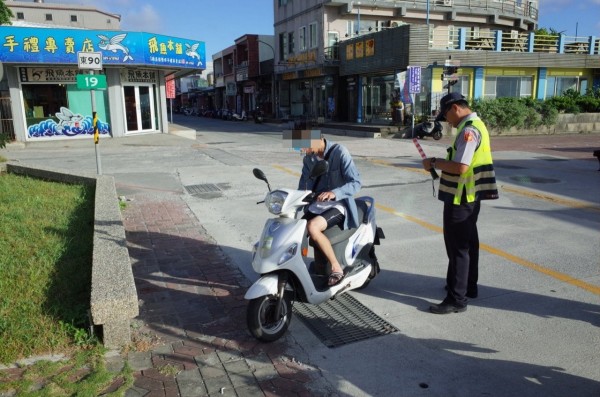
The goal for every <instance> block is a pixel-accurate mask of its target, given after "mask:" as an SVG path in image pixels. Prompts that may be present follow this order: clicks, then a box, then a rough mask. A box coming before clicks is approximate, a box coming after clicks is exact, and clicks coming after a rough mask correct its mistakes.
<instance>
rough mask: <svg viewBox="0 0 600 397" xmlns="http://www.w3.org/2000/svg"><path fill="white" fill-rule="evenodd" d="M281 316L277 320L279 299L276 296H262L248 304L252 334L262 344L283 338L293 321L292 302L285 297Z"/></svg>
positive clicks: (248, 319)
mask: <svg viewBox="0 0 600 397" xmlns="http://www.w3.org/2000/svg"><path fill="white" fill-rule="evenodd" d="M282 303H283V307H282V308H281V315H280V317H279V318H275V315H276V312H277V310H276V309H277V297H276V296H275V295H269V296H261V297H260V298H256V299H252V300H251V301H250V302H249V303H248V311H247V318H246V320H247V323H248V329H249V330H250V333H251V334H252V335H253V336H254V337H255V338H256V339H258V340H260V341H262V342H273V341H276V340H277V339H279V338H281V337H282V336H283V334H285V332H286V331H287V329H288V327H289V326H290V321H292V302H291V299H290V297H288V296H287V294H286V295H284V298H283V302H282Z"/></svg>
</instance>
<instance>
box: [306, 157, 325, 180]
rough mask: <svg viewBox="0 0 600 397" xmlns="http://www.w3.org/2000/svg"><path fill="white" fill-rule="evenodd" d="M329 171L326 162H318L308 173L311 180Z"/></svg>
mask: <svg viewBox="0 0 600 397" xmlns="http://www.w3.org/2000/svg"><path fill="white" fill-rule="evenodd" d="M327 171H329V163H328V162H327V161H326V160H319V161H318V162H317V164H315V166H314V167H313V169H312V171H311V172H310V177H311V178H317V177H319V176H321V175H323V174H326V173H327Z"/></svg>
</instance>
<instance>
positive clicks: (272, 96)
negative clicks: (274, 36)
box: [257, 40, 278, 118]
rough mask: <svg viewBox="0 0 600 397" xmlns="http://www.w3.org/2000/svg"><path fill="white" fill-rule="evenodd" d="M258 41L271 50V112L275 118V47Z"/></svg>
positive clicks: (259, 71) (259, 72)
mask: <svg viewBox="0 0 600 397" xmlns="http://www.w3.org/2000/svg"><path fill="white" fill-rule="evenodd" d="M257 41H258V42H259V43H262V44H264V45H266V46H267V47H269V48H270V49H271V51H273V70H272V71H271V114H273V115H275V117H276V118H277V116H278V115H277V107H276V103H275V102H276V101H275V49H274V48H273V46H272V45H271V44H269V43H267V42H264V41H262V40H257ZM258 68H259V70H258V74H259V75H262V73H261V70H260V50H259V51H258Z"/></svg>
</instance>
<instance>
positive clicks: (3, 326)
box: [0, 174, 94, 363]
mask: <svg viewBox="0 0 600 397" xmlns="http://www.w3.org/2000/svg"><path fill="white" fill-rule="evenodd" d="M0 192H1V193H0V219H2V222H1V223H0V235H2V236H3V238H2V239H0V346H2V349H0V362H1V363H9V362H12V361H14V360H16V359H18V358H22V357H27V356H30V355H32V354H40V353H48V352H63V351H65V349H67V350H68V348H69V347H70V346H71V345H72V344H73V342H74V341H75V339H76V338H78V339H80V340H79V343H84V342H85V340H81V339H82V338H83V339H85V337H83V336H82V334H81V333H80V332H78V331H77V330H78V329H81V328H86V327H87V310H88V308H89V302H90V288H91V264H92V246H93V242H92V238H93V219H94V188H93V187H91V186H83V185H67V184H61V183H54V182H46V181H40V180H36V179H31V178H26V177H22V176H18V175H13V174H4V175H2V176H0Z"/></svg>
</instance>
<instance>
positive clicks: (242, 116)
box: [231, 110, 248, 121]
mask: <svg viewBox="0 0 600 397" xmlns="http://www.w3.org/2000/svg"><path fill="white" fill-rule="evenodd" d="M231 119H232V120H235V121H246V120H248V116H246V111H245V110H242V114H237V113H232V114H231Z"/></svg>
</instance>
